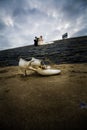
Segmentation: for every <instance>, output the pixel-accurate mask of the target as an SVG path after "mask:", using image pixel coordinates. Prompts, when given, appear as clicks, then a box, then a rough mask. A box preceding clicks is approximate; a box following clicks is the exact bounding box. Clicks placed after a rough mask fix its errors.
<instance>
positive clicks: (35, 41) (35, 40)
mask: <svg viewBox="0 0 87 130" xmlns="http://www.w3.org/2000/svg"><path fill="white" fill-rule="evenodd" d="M34 45H35V46H38V38H37V37H35V39H34Z"/></svg>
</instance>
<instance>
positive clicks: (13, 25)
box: [0, 0, 87, 50]
mask: <svg viewBox="0 0 87 130" xmlns="http://www.w3.org/2000/svg"><path fill="white" fill-rule="evenodd" d="M66 32H68V35H69V37H77V36H83V35H87V0H0V50H3V49H8V48H15V47H19V46H26V45H31V44H33V39H34V37H35V36H38V37H39V36H40V35H42V36H43V38H44V40H45V41H46V42H47V41H52V40H57V39H61V38H62V34H64V33H66Z"/></svg>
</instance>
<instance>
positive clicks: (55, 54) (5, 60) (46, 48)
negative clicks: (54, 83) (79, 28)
mask: <svg viewBox="0 0 87 130" xmlns="http://www.w3.org/2000/svg"><path fill="white" fill-rule="evenodd" d="M19 57H22V58H24V59H26V60H30V59H31V58H32V57H36V58H39V59H49V60H50V61H51V62H52V63H56V64H63V63H87V36H83V37H76V38H68V39H63V40H56V41H54V43H52V44H47V45H42V46H37V47H36V46H34V45H30V46H23V47H18V48H14V49H8V50H3V51H0V66H13V65H18V61H19Z"/></svg>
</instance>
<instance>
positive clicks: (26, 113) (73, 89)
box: [0, 64, 87, 130]
mask: <svg viewBox="0 0 87 130" xmlns="http://www.w3.org/2000/svg"><path fill="white" fill-rule="evenodd" d="M54 67H56V68H58V69H61V70H62V72H61V74H60V75H55V76H46V77H45V76H40V75H38V74H37V73H34V72H31V71H29V75H28V76H26V77H24V76H22V75H21V74H20V72H19V70H18V67H14V66H12V67H2V68H0V130H3V129H5V130H7V129H8V130H36V129H38V130H65V129H67V130H68V129H69V130H70V129H84V128H87V64H61V65H55V66H54Z"/></svg>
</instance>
